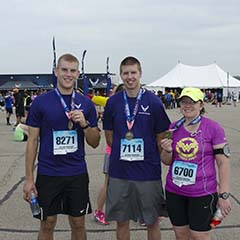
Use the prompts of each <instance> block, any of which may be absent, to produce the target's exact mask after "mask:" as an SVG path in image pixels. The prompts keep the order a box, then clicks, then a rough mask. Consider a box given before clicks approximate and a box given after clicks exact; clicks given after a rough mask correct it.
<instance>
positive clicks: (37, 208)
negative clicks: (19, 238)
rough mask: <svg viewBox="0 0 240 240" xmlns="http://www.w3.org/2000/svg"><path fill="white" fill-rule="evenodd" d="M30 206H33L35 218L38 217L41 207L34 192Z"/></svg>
mask: <svg viewBox="0 0 240 240" xmlns="http://www.w3.org/2000/svg"><path fill="white" fill-rule="evenodd" d="M30 206H31V210H32V215H33V216H36V215H38V214H39V213H40V206H39V204H38V200H37V197H36V195H35V193H34V192H31V201H30Z"/></svg>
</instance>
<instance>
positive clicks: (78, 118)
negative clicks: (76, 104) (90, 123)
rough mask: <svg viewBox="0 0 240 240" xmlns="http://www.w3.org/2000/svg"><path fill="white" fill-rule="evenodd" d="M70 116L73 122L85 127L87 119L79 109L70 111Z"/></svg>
mask: <svg viewBox="0 0 240 240" xmlns="http://www.w3.org/2000/svg"><path fill="white" fill-rule="evenodd" d="M70 118H71V120H72V121H73V122H75V123H79V124H80V126H81V127H85V126H86V125H87V121H86V119H85V116H84V114H83V112H82V111H81V110H73V111H71V112H70Z"/></svg>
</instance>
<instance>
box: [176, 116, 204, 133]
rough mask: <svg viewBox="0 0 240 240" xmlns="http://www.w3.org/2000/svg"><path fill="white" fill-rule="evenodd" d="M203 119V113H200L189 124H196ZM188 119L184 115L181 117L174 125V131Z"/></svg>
mask: <svg viewBox="0 0 240 240" xmlns="http://www.w3.org/2000/svg"><path fill="white" fill-rule="evenodd" d="M201 119H202V116H201V115H198V116H197V117H195V118H194V119H193V120H192V121H191V122H190V123H189V124H188V125H187V126H190V125H194V124H197V123H199V122H200V121H201ZM185 121H186V118H185V117H182V118H181V119H179V120H178V121H177V122H176V124H175V125H174V127H173V129H172V130H173V131H175V130H177V129H178V128H180V127H181V126H182V125H183V124H184V123H185Z"/></svg>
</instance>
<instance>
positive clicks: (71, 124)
mask: <svg viewBox="0 0 240 240" xmlns="http://www.w3.org/2000/svg"><path fill="white" fill-rule="evenodd" d="M72 128H73V123H72V121H71V120H69V121H68V129H69V130H72Z"/></svg>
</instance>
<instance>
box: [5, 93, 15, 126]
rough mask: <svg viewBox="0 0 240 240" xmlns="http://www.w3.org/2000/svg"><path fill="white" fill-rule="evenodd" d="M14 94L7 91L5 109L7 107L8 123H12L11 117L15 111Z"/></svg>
mask: <svg viewBox="0 0 240 240" xmlns="http://www.w3.org/2000/svg"><path fill="white" fill-rule="evenodd" d="M12 107H13V96H12V93H11V92H7V94H6V96H5V109H6V120H7V125H11V123H10V118H11V115H12V113H13V108H12Z"/></svg>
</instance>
